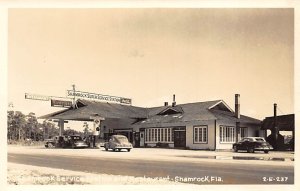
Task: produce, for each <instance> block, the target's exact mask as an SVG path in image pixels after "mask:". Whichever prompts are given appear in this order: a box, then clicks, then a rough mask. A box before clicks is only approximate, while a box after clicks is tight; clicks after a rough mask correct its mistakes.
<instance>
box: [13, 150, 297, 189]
mask: <svg viewBox="0 0 300 191" xmlns="http://www.w3.org/2000/svg"><path fill="white" fill-rule="evenodd" d="M8 162H14V163H21V164H27V165H34V166H43V167H50V168H60V169H66V170H73V171H85V172H91V173H99V174H100V173H102V174H113V175H129V176H136V177H144V176H146V177H169V178H170V180H171V181H180V182H186V181H187V179H184V178H193V177H196V178H198V179H194V181H191V179H190V180H189V181H188V183H195V184H293V183H294V168H293V167H292V166H280V162H278V166H270V165H265V166H264V165H252V164H247V165H245V164H228V163H227V164H226V163H207V162H203V163H183V162H175V161H174V162H166V161H146V160H132V159H126V160H124V159H116V158H87V157H78V156H77V157H73V156H55V155H53V156H49V155H33V154H13V153H8ZM218 177H220V178H221V179H222V180H221V179H219V180H220V181H216V180H218ZM264 177H267V178H268V179H265V178H264ZM270 177H273V178H274V179H273V180H272V178H270ZM285 177H287V181H285V180H286V178H285ZM200 178H202V179H200ZM263 180H268V181H263ZM271 180H272V181H271Z"/></svg>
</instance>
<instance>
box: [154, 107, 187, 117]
mask: <svg viewBox="0 0 300 191" xmlns="http://www.w3.org/2000/svg"><path fill="white" fill-rule="evenodd" d="M169 109H171V110H173V111H175V112H178V113H181V112H180V111H178V110H176V109H174V108H171V107H168V108H166V109H164V110H162V111H161V112H159V113H158V115H161V114H162V113H164V112H166V111H168V110H169Z"/></svg>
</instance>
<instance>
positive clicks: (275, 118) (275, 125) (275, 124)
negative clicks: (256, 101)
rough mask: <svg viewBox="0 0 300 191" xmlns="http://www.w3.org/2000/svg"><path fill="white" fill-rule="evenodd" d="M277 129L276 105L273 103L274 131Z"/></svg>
mask: <svg viewBox="0 0 300 191" xmlns="http://www.w3.org/2000/svg"><path fill="white" fill-rule="evenodd" d="M276 127H277V104H276V103H274V127H273V128H274V130H276Z"/></svg>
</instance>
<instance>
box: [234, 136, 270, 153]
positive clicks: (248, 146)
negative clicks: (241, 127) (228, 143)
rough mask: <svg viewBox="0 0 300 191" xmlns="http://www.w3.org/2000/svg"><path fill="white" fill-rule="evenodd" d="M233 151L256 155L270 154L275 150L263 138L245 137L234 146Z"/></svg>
mask: <svg viewBox="0 0 300 191" xmlns="http://www.w3.org/2000/svg"><path fill="white" fill-rule="evenodd" d="M233 150H234V152H238V151H239V150H246V151H247V152H248V153H254V152H255V151H264V152H265V153H268V152H269V151H270V150H273V147H272V146H271V145H270V144H269V143H268V142H267V141H266V140H265V139H264V138H263V137H245V138H242V139H241V140H240V141H239V142H237V143H234V144H233Z"/></svg>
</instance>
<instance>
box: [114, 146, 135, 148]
mask: <svg viewBox="0 0 300 191" xmlns="http://www.w3.org/2000/svg"><path fill="white" fill-rule="evenodd" d="M115 149H132V147H125V146H117V147H115Z"/></svg>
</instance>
